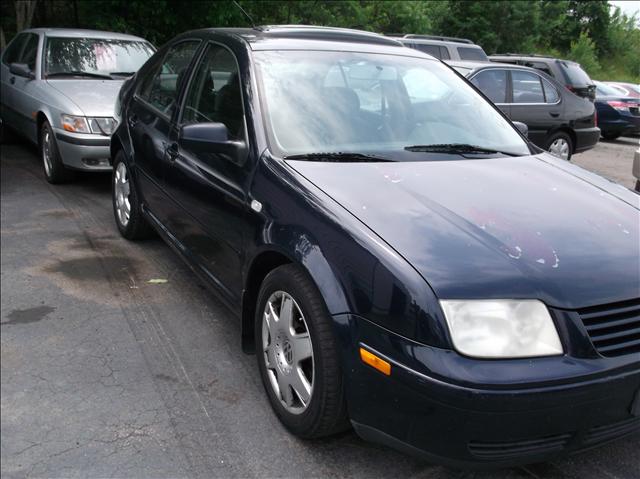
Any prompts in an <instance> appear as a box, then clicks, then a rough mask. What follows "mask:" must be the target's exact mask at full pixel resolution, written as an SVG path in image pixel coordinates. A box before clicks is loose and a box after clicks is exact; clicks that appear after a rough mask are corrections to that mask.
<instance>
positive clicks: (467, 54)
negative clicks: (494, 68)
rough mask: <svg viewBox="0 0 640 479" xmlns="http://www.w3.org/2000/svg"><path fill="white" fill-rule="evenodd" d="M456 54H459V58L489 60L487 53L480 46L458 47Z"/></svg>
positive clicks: (477, 60) (479, 60)
mask: <svg viewBox="0 0 640 479" xmlns="http://www.w3.org/2000/svg"><path fill="white" fill-rule="evenodd" d="M458 55H460V60H471V61H476V62H486V61H489V58H488V57H487V54H486V53H485V52H484V50H483V49H482V48H480V47H458Z"/></svg>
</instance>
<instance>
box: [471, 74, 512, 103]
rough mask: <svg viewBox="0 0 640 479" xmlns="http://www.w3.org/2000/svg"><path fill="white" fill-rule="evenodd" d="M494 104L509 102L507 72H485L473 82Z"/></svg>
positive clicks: (478, 75) (475, 77)
mask: <svg viewBox="0 0 640 479" xmlns="http://www.w3.org/2000/svg"><path fill="white" fill-rule="evenodd" d="M471 83H473V84H474V85H475V86H477V87H478V88H479V89H480V91H481V92H482V93H484V94H485V95H486V96H487V97H488V98H489V100H491V101H492V102H494V103H506V101H507V71H506V70H484V71H481V72H480V73H478V74H477V75H476V76H474V77H473V79H472V80H471Z"/></svg>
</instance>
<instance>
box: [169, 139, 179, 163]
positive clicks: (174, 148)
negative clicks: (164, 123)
mask: <svg viewBox="0 0 640 479" xmlns="http://www.w3.org/2000/svg"><path fill="white" fill-rule="evenodd" d="M165 152H166V153H165V154H166V156H167V159H168V160H169V162H171V163H173V162H174V161H176V159H177V158H178V155H179V154H180V150H178V144H177V143H171V144H170V145H169V146H168V147H167V149H166V150H165Z"/></svg>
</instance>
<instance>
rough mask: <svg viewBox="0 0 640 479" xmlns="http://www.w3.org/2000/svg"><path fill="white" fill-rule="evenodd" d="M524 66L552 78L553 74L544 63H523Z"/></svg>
mask: <svg viewBox="0 0 640 479" xmlns="http://www.w3.org/2000/svg"><path fill="white" fill-rule="evenodd" d="M525 66H527V67H531V68H535V69H536V70H540V71H542V72H545V73H546V74H547V75H549V76H553V73H552V72H551V69H550V68H549V66H548V65H547V64H545V63H542V62H525Z"/></svg>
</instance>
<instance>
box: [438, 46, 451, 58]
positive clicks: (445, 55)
mask: <svg viewBox="0 0 640 479" xmlns="http://www.w3.org/2000/svg"><path fill="white" fill-rule="evenodd" d="M440 59H441V60H450V59H451V55H449V49H448V48H447V47H442V46H441V47H440Z"/></svg>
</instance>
